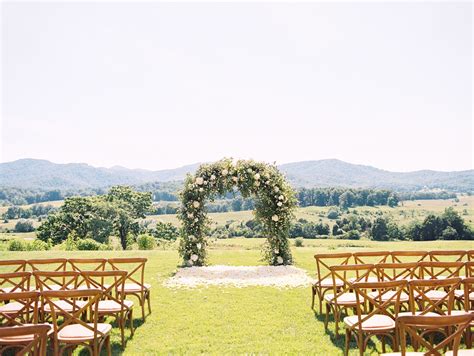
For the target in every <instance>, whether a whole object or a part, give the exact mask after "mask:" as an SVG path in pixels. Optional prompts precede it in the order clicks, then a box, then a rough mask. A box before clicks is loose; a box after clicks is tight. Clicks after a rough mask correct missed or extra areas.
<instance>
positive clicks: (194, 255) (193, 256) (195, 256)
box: [191, 254, 199, 262]
mask: <svg viewBox="0 0 474 356" xmlns="http://www.w3.org/2000/svg"><path fill="white" fill-rule="evenodd" d="M198 259H199V256H198V255H196V254H193V255H191V261H194V262H196V261H197V260H198Z"/></svg>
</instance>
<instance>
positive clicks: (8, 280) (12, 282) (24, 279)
mask: <svg viewBox="0 0 474 356" xmlns="http://www.w3.org/2000/svg"><path fill="white" fill-rule="evenodd" d="M30 280H31V272H10V273H0V294H1V293H9V292H25V291H29V290H30Z"/></svg>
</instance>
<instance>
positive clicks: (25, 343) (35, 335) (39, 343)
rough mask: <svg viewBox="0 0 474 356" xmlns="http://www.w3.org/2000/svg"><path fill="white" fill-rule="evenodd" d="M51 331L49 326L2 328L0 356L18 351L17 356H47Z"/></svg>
mask: <svg viewBox="0 0 474 356" xmlns="http://www.w3.org/2000/svg"><path fill="white" fill-rule="evenodd" d="M50 330H51V326H50V325H48V324H36V325H21V326H7V327H1V328H0V355H3V354H5V353H6V352H7V351H9V350H15V349H16V350H15V355H16V356H23V355H33V356H45V355H46V346H47V343H48V333H49V332H50Z"/></svg>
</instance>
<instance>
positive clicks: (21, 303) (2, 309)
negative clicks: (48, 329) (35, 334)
mask: <svg viewBox="0 0 474 356" xmlns="http://www.w3.org/2000/svg"><path fill="white" fill-rule="evenodd" d="M39 298H40V293H39V292H37V291H23V292H10V293H0V302H1V303H2V304H3V303H5V304H3V305H1V306H0V326H1V327H4V326H15V325H23V324H36V323H37V322H38V305H39V304H38V303H39Z"/></svg>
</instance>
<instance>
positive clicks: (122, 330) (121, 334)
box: [118, 317, 125, 350]
mask: <svg viewBox="0 0 474 356" xmlns="http://www.w3.org/2000/svg"><path fill="white" fill-rule="evenodd" d="M118 322H119V327H120V337H121V339H122V350H125V330H124V328H125V320H124V319H123V318H122V317H119V318H118Z"/></svg>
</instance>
